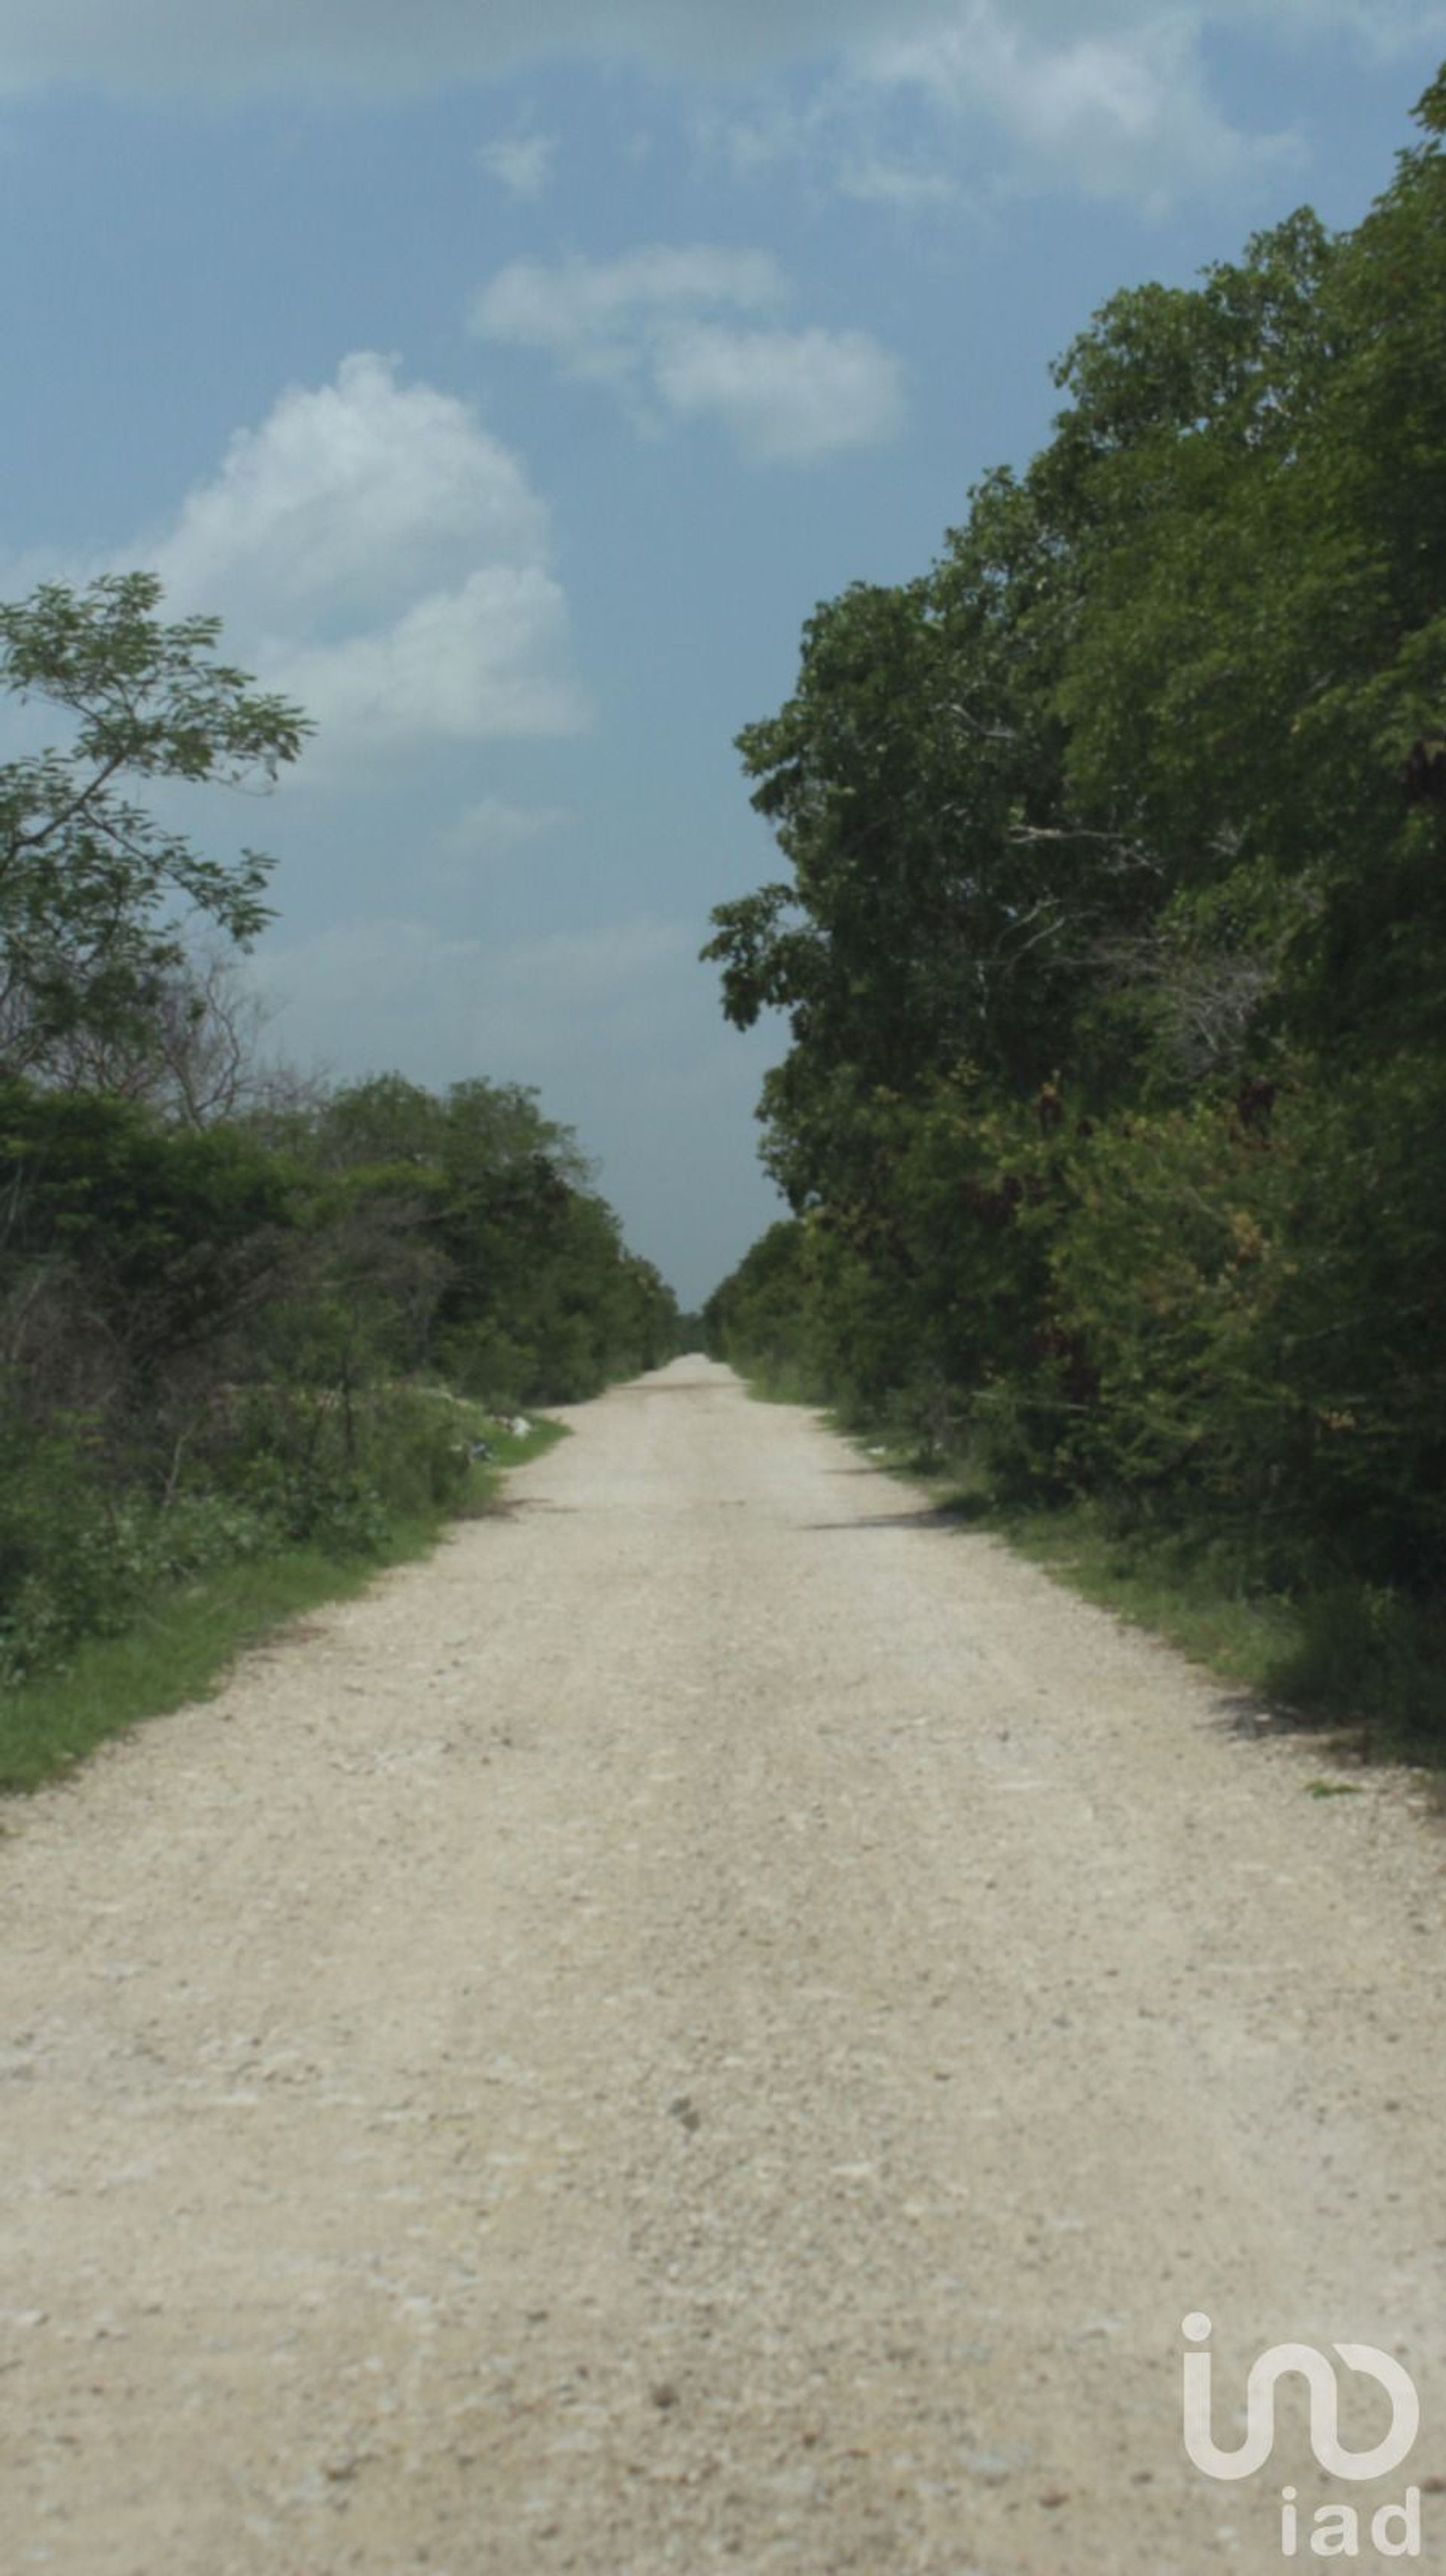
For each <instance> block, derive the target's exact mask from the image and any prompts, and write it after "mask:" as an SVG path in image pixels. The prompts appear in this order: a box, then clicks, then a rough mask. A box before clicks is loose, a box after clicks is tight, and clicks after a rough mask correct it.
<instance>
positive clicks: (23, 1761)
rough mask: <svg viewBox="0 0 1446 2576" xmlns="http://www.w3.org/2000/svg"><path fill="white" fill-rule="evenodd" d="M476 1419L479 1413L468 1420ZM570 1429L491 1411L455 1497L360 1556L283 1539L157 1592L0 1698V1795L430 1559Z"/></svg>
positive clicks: (200, 1694) (195, 1694)
mask: <svg viewBox="0 0 1446 2576" xmlns="http://www.w3.org/2000/svg"><path fill="white" fill-rule="evenodd" d="M473 1411H474V1409H473V1408H470V1407H469V1408H467V1413H469V1414H470V1413H473ZM459 1418H462V1419H464V1421H465V1416H461V1417H459ZM482 1422H483V1417H482V1415H481V1413H480V1410H478V1411H476V1413H475V1422H474V1425H473V1427H474V1428H478V1429H479V1430H480V1428H481V1426H482ZM566 1436H567V1430H566V1425H565V1424H563V1423H560V1422H548V1421H533V1422H531V1423H530V1424H529V1428H528V1430H527V1432H526V1434H525V1435H523V1436H520V1437H519V1436H516V1435H514V1434H513V1433H511V1432H509V1431H505V1430H503V1429H502V1428H501V1427H500V1425H498V1424H496V1423H495V1422H493V1421H492V1420H491V1419H490V1418H489V1419H487V1421H486V1423H485V1437H486V1440H487V1443H488V1446H489V1448H490V1449H491V1450H492V1453H493V1455H492V1457H491V1458H490V1459H489V1460H488V1461H486V1462H485V1463H483V1462H480V1461H474V1462H473V1464H472V1465H471V1466H470V1467H469V1469H468V1476H467V1485H466V1489H465V1491H464V1492H463V1494H462V1495H461V1497H460V1498H459V1500H458V1501H457V1503H456V1504H455V1505H454V1506H453V1507H452V1508H451V1509H449V1510H443V1509H441V1508H438V1509H436V1510H433V1511H428V1512H418V1513H413V1514H410V1515H408V1516H405V1517H403V1516H401V1515H397V1516H393V1517H391V1518H390V1519H389V1521H388V1526H387V1531H386V1536H385V1538H384V1539H383V1540H382V1541H381V1543H380V1544H379V1545H378V1546H377V1547H375V1548H372V1549H369V1550H368V1551H367V1553H366V1554H365V1555H355V1556H353V1555H347V1556H341V1555H335V1554H328V1553H327V1551H326V1550H324V1549H322V1548H317V1547H293V1548H287V1549H285V1550H284V1551H278V1552H277V1554H275V1555H274V1556H262V1557H254V1558H250V1559H247V1560H243V1561H241V1562H238V1563H235V1564H231V1565H223V1566H219V1567H217V1568H215V1569H214V1570H212V1571H211V1572H209V1573H208V1574H206V1575H205V1576H203V1577H195V1578H192V1579H191V1580H190V1581H187V1582H184V1583H180V1584H175V1585H168V1586H166V1587H165V1588H164V1589H163V1590H159V1591H157V1592H156V1593H155V1594H154V1595H153V1596H152V1598H151V1600H150V1601H149V1602H148V1603H147V1605H146V1607H145V1610H144V1611H143V1613H142V1615H141V1616H140V1618H139V1619H138V1620H137V1621H136V1622H135V1624H134V1626H132V1627H130V1628H128V1629H126V1631H125V1632H124V1634H123V1635H121V1636H118V1637H92V1638H87V1639H86V1640H84V1641H83V1643H82V1644H80V1645H79V1646H78V1647H76V1648H75V1650H74V1651H73V1653H72V1654H71V1655H70V1656H69V1657H68V1658H67V1660H66V1662H65V1664H64V1665H62V1666H61V1667H60V1668H59V1669H57V1670H55V1671H51V1672H45V1673H39V1674H37V1675H36V1676H35V1678H34V1679H33V1680H30V1681H25V1682H22V1683H20V1684H19V1685H18V1686H16V1687H14V1688H12V1689H9V1690H7V1691H5V1692H4V1694H3V1697H0V1793H3V1792H7V1791H8V1792H12V1793H13V1792H16V1791H27V1790H32V1789H38V1788H40V1787H42V1786H43V1784H44V1783H45V1782H46V1781H47V1780H54V1779H56V1778H57V1777H60V1776H63V1775H64V1774H66V1773H67V1772H70V1771H72V1770H73V1769H74V1768H75V1766H76V1764H77V1763H79V1762H81V1761H83V1760H84V1758H85V1756H86V1754H87V1753H89V1752H90V1751H91V1750H92V1749H93V1747H94V1746H95V1745H97V1744H99V1743H102V1742H103V1741H104V1740H105V1738H106V1737H107V1736H112V1735H117V1734H119V1733H121V1732H122V1731H123V1730H124V1729H125V1728H127V1727H130V1726H134V1725H136V1724H138V1723H139V1721H140V1720H142V1719H143V1718H148V1717H164V1716H167V1715H168V1714H169V1713H170V1712H171V1711H172V1710H173V1709H177V1708H181V1707H183V1706H184V1705H185V1703H186V1702H187V1701H188V1700H196V1699H204V1698H207V1697H209V1696H210V1695H211V1694H212V1693H214V1692H215V1691H216V1690H217V1689H219V1688H220V1686H221V1684H222V1683H223V1682H224V1681H225V1679H226V1677H227V1674H228V1673H229V1672H230V1669H231V1667H232V1665H233V1664H234V1662H235V1660H236V1658H237V1656H238V1655H241V1654H244V1653H245V1652H246V1651H247V1649H248V1648H250V1647H252V1646H256V1645H259V1644H261V1643H262V1641H263V1640H264V1639H266V1638H269V1637H272V1636H274V1635H276V1633H277V1632H278V1631H279V1630H281V1629H283V1628H284V1627H285V1626H286V1625H287V1624H288V1622H289V1621H291V1620H293V1619H296V1618H298V1617H300V1616H301V1614H302V1613H303V1612H305V1611H307V1610H315V1609H318V1608H320V1607H321V1605H322V1604H323V1603H325V1602H328V1601H345V1600H350V1599H351V1598H353V1597H354V1595H356V1594H357V1593H360V1592H365V1591H366V1589H367V1587H368V1585H369V1584H371V1583H373V1582H374V1581H375V1580H376V1577H377V1576H378V1575H379V1574H383V1573H385V1572H386V1571H387V1570H388V1568H390V1567H392V1566H396V1565H403V1564H407V1563H409V1562H411V1561H412V1560H414V1559H415V1558H417V1557H420V1556H425V1555H426V1554H427V1553H428V1551H429V1550H430V1549H431V1548H433V1547H434V1546H435V1545H436V1544H437V1541H438V1540H439V1539H440V1538H441V1537H442V1536H443V1534H444V1533H445V1531H446V1530H447V1529H448V1528H450V1527H451V1526H452V1524H453V1523H454V1522H456V1521H458V1520H474V1519H479V1518H481V1517H482V1516H483V1515H484V1514H486V1513H488V1512H491V1511H494V1510H496V1509H497V1508H498V1502H499V1488H500V1485H501V1480H502V1477H503V1475H504V1473H505V1472H506V1470H507V1469H508V1468H509V1467H519V1466H522V1465H524V1464H525V1463H526V1462H527V1461H528V1460H529V1459H532V1458H539V1457H541V1456H542V1454H543V1453H544V1451H545V1450H548V1449H550V1448H552V1446H553V1445H554V1443H555V1442H556V1441H558V1440H562V1439H564V1438H566Z"/></svg>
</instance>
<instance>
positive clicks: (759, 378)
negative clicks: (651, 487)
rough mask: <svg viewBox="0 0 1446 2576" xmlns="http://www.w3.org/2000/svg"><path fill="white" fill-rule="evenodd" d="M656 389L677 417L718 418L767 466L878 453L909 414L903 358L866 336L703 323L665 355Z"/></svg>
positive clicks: (677, 336)
mask: <svg viewBox="0 0 1446 2576" xmlns="http://www.w3.org/2000/svg"><path fill="white" fill-rule="evenodd" d="M655 383H656V386H657V391H658V394H659V396H660V398H661V400H662V401H663V403H664V404H665V405H666V406H667V408H668V410H669V411H670V412H673V413H675V414H676V415H677V416H678V417H679V418H680V419H713V420H717V421H720V422H721V423H722V424H723V426H724V427H725V428H727V429H729V430H731V431H732V432H733V434H734V436H735V438H736V439H737V442H738V445H739V447H740V449H741V450H742V452H743V454H744V455H745V456H750V457H754V458H757V459H759V460H760V461H764V462H769V463H778V464H795V465H797V464H804V463H807V462H808V461H810V460H811V459H812V458H814V457H817V456H827V455H830V454H832V453H833V452H835V451H836V450H838V449H841V448H850V447H877V446H879V445H881V444H882V443H883V441H884V440H886V439H889V438H892V437H893V436H894V435H895V433H896V432H897V431H898V430H899V429H900V428H901V426H902V424H903V418H904V389H903V369H902V367H901V365H900V363H899V360H898V359H897V358H895V357H893V356H891V355H890V353H889V351H888V350H886V349H882V348H881V347H880V346H879V343H878V341H877V340H874V339H871V338H870V337H869V334H868V333H867V332H865V331H817V330H814V331H796V332H789V331H738V330H727V329H722V328H720V327H719V326H718V325H717V324H716V323H704V324H698V325H695V326H693V327H692V328H690V329H687V330H680V331H678V332H676V333H674V334H672V335H671V336H670V337H669V338H668V340H667V341H666V342H665V343H664V344H663V346H662V347H661V348H660V349H659V351H658V355H657V363H656V368H655Z"/></svg>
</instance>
